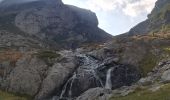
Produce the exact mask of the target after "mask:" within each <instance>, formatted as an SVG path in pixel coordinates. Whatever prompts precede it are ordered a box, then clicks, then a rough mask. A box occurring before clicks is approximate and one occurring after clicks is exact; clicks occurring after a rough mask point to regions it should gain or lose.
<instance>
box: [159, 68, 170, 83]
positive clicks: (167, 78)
mask: <svg viewBox="0 0 170 100" xmlns="http://www.w3.org/2000/svg"><path fill="white" fill-rule="evenodd" d="M161 79H162V80H163V81H169V82H170V70H167V71H165V72H164V73H163V74H162V76H161Z"/></svg>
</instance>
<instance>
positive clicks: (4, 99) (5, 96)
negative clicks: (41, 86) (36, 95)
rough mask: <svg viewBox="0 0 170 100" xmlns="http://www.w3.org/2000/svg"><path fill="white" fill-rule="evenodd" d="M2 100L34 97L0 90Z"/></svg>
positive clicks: (23, 99) (25, 99) (22, 99)
mask: <svg viewBox="0 0 170 100" xmlns="http://www.w3.org/2000/svg"><path fill="white" fill-rule="evenodd" d="M0 100H32V98H31V97H29V96H26V95H16V94H12V93H8V92H4V91H0Z"/></svg>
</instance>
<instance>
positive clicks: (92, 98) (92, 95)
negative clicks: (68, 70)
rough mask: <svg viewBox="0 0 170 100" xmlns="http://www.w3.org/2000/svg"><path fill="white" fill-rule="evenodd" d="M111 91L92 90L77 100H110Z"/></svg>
mask: <svg viewBox="0 0 170 100" xmlns="http://www.w3.org/2000/svg"><path fill="white" fill-rule="evenodd" d="M110 94H111V90H107V89H103V88H92V89H89V90H88V91H86V92H85V93H83V94H82V95H81V96H79V97H78V98H77V99H76V100H109V98H110V96H111V95H110Z"/></svg>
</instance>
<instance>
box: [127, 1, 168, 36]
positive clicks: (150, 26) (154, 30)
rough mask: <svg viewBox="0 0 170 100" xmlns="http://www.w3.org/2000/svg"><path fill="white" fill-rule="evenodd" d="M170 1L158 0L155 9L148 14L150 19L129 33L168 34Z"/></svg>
mask: <svg viewBox="0 0 170 100" xmlns="http://www.w3.org/2000/svg"><path fill="white" fill-rule="evenodd" d="M169 11H170V1H169V0H158V1H157V2H156V4H155V7H154V9H153V10H152V12H151V13H150V14H149V15H148V19H147V20H145V21H143V22H141V23H139V24H138V25H136V26H135V27H134V28H132V29H131V30H130V31H129V32H128V33H127V34H128V35H130V36H132V35H146V34H165V33H166V34H167V33H169V29H170V27H169V26H170V21H169V19H170V15H169Z"/></svg>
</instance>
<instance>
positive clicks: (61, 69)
mask: <svg viewBox="0 0 170 100" xmlns="http://www.w3.org/2000/svg"><path fill="white" fill-rule="evenodd" d="M76 67H77V61H76V59H75V57H70V58H63V60H62V61H61V62H60V63H56V64H54V65H53V66H52V67H51V68H50V69H49V70H48V71H47V77H46V78H45V79H44V80H43V82H42V85H41V89H40V91H39V93H38V95H37V96H36V99H39V100H43V99H45V98H48V97H50V96H51V95H56V94H59V92H60V89H61V87H62V86H63V84H64V83H65V82H66V81H67V80H68V78H69V77H70V76H71V75H72V73H73V72H74V71H75V69H76ZM55 92H56V93H55Z"/></svg>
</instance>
